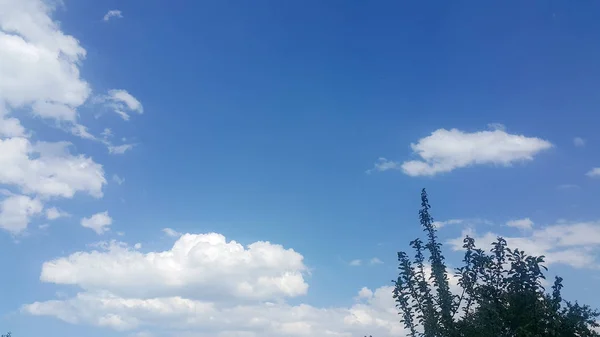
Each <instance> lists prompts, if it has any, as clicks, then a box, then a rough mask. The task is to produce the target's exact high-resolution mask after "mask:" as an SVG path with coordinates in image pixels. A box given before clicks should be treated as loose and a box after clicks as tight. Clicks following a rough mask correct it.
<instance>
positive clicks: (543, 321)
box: [392, 189, 600, 337]
mask: <svg viewBox="0 0 600 337" xmlns="http://www.w3.org/2000/svg"><path fill="white" fill-rule="evenodd" d="M430 209H431V206H430V205H429V199H428V197H427V193H426V191H425V189H423V190H422V192H421V210H420V211H419V219H420V222H421V226H422V227H423V231H424V232H425V233H426V236H427V240H426V242H425V243H424V242H423V241H421V239H415V240H413V241H411V242H410V246H411V248H412V249H414V251H415V254H414V256H413V258H411V257H409V255H408V254H406V253H405V252H399V253H398V263H399V266H398V269H399V275H398V278H397V279H396V280H393V281H392V282H393V283H394V292H393V296H394V299H395V301H396V306H397V308H398V309H399V314H400V315H401V319H400V322H401V323H403V324H404V326H405V328H406V329H407V331H408V333H409V336H411V337H487V336H497V337H537V336H539V337H542V336H544V337H546V336H548V337H559V336H560V337H571V336H572V337H575V336H577V337H592V336H600V334H599V333H597V332H595V331H594V328H597V327H598V323H597V322H596V320H597V318H598V317H599V316H600V312H598V311H596V310H593V309H591V308H590V307H589V306H587V305H580V304H578V303H577V302H575V303H573V302H569V301H565V300H564V299H563V298H562V296H561V289H562V287H563V285H562V278H560V277H556V279H555V280H554V285H553V286H552V293H550V294H549V293H546V290H545V288H544V287H543V284H542V280H544V279H545V276H544V271H546V270H547V269H546V267H545V266H544V264H543V263H544V256H530V255H527V254H525V252H523V251H521V250H519V249H516V248H515V249H511V248H508V247H507V243H506V240H504V239H503V238H501V237H498V238H497V240H496V241H495V242H494V243H493V244H492V247H491V249H490V251H489V253H488V252H486V251H484V250H483V249H480V248H477V247H476V245H475V240H474V239H473V238H471V237H468V236H467V237H466V238H465V239H464V241H463V243H464V245H463V248H464V249H465V254H464V258H463V261H462V262H463V265H462V267H460V268H457V270H456V272H455V275H454V277H457V278H458V286H459V287H460V293H459V294H452V292H451V291H450V285H449V278H448V277H449V272H448V270H447V266H446V263H445V260H444V256H443V255H442V244H441V243H439V242H438V237H437V233H436V228H435V225H434V223H433V218H432V216H431V215H430ZM425 254H427V255H428V259H427V261H428V262H429V265H427V264H426V262H425V261H426V258H425Z"/></svg>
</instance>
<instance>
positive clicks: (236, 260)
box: [23, 233, 402, 337]
mask: <svg viewBox="0 0 600 337" xmlns="http://www.w3.org/2000/svg"><path fill="white" fill-rule="evenodd" d="M100 248H101V249H100V250H93V251H90V252H78V253H74V254H72V255H70V256H67V257H63V258H58V259H56V260H52V261H48V262H46V263H44V265H43V267H42V273H41V276H40V279H41V280H42V281H44V282H50V283H55V284H62V285H72V286H77V287H79V288H81V289H82V290H83V291H82V292H80V293H79V294H77V295H76V296H74V297H72V298H69V299H57V300H50V301H45V302H35V303H32V304H29V305H26V306H24V307H23V311H24V312H26V313H29V314H32V315H43V316H54V317H57V318H59V319H61V320H63V321H66V322H69V323H72V324H90V325H94V326H103V327H109V328H112V329H115V330H123V331H136V330H139V331H141V332H143V331H144V330H148V329H150V330H153V331H154V330H156V329H159V330H167V331H171V332H177V333H185V332H190V333H191V332H193V333H194V335H195V336H228V335H230V334H234V335H243V336H273V337H275V336H290V335H300V336H314V335H317V336H325V335H330V336H349V337H350V336H355V335H357V334H360V335H363V334H368V333H371V334H374V333H377V335H378V336H383V337H385V336H394V335H399V334H401V333H402V325H401V324H400V323H399V322H398V319H397V311H396V309H395V307H394V302H393V298H392V296H391V294H392V289H391V287H381V288H378V289H375V290H370V289H366V288H364V289H362V290H361V291H360V293H359V296H358V297H357V302H356V303H355V304H354V305H352V306H350V307H339V308H317V307H313V306H310V305H306V304H299V305H290V304H288V303H287V302H286V299H287V298H293V297H298V296H301V295H304V294H306V293H307V291H308V284H307V283H306V281H305V276H306V273H307V271H308V268H307V267H306V266H305V264H304V258H303V256H302V255H301V254H299V253H297V252H296V251H294V250H292V249H286V248H284V247H282V246H280V245H277V244H272V243H269V242H260V241H259V242H254V243H252V244H250V245H248V246H243V245H241V244H239V243H237V242H235V241H227V240H226V238H225V237H224V236H223V235H221V234H216V233H207V234H184V235H182V236H180V237H179V238H178V239H177V241H176V242H175V243H174V244H173V246H172V247H171V248H170V249H169V250H167V251H160V252H147V253H143V252H141V251H139V246H137V247H134V248H131V247H129V246H128V245H126V244H124V243H119V242H110V243H105V244H103V245H100Z"/></svg>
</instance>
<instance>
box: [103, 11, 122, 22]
mask: <svg viewBox="0 0 600 337" xmlns="http://www.w3.org/2000/svg"><path fill="white" fill-rule="evenodd" d="M113 18H114V19H121V18H123V13H121V11H120V10H118V9H112V10H109V11H108V12H107V13H106V14H105V15H104V18H102V19H103V20H104V21H109V20H110V19H113Z"/></svg>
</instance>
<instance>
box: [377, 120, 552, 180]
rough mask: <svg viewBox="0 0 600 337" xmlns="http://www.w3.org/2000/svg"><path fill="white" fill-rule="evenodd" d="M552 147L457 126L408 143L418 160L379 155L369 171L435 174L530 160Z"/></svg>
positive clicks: (503, 133)
mask: <svg viewBox="0 0 600 337" xmlns="http://www.w3.org/2000/svg"><path fill="white" fill-rule="evenodd" d="M551 147H552V144H551V143H550V142H548V141H546V140H543V139H540V138H535V137H526V136H523V135H516V134H510V133H507V132H506V131H504V130H503V129H498V128H496V129H495V130H492V131H479V132H472V133H469V132H464V131H460V130H458V129H451V130H446V129H438V130H436V131H434V132H433V133H431V135H429V136H427V137H425V138H422V139H419V141H418V142H417V143H413V144H411V148H412V150H413V152H414V154H415V155H417V156H418V157H420V159H417V160H409V161H405V162H403V163H402V164H400V163H399V162H395V161H390V160H387V159H386V158H379V160H378V161H377V162H376V163H375V166H374V168H373V169H371V170H369V171H368V172H371V171H387V170H402V171H403V172H404V173H405V174H407V175H409V176H413V177H415V176H434V175H436V174H440V173H445V172H450V171H453V170H455V169H458V168H464V167H469V166H473V165H501V166H510V165H511V164H514V163H516V162H521V161H528V160H532V159H533V157H534V156H535V155H537V154H538V153H539V152H541V151H543V150H547V149H549V148H551Z"/></svg>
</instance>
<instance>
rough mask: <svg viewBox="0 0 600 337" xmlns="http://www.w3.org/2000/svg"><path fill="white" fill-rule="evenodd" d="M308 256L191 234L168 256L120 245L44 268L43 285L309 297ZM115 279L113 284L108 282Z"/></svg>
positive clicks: (132, 292)
mask: <svg viewBox="0 0 600 337" xmlns="http://www.w3.org/2000/svg"><path fill="white" fill-rule="evenodd" d="M305 271H306V267H305V266H304V263H303V257H302V255H300V254H298V253H296V252H295V251H293V250H291V249H284V248H283V247H282V246H280V245H274V244H271V243H269V242H255V243H253V244H251V245H249V246H247V247H244V246H242V245H241V244H239V243H237V242H235V241H227V240H226V239H225V237H224V236H222V235H220V234H214V233H210V234H202V235H193V234H185V235H183V236H181V237H180V238H179V239H178V240H177V241H176V242H175V243H174V245H173V247H172V248H171V249H170V250H168V251H164V252H156V253H148V254H142V253H140V252H138V251H135V250H131V249H129V248H128V247H127V246H124V245H123V244H119V243H116V242H113V243H111V244H110V245H109V246H108V247H106V250H105V251H96V252H91V253H76V254H73V255H71V256H69V257H66V258H61V259H57V260H54V261H50V262H47V263H45V264H44V266H43V268H42V276H41V279H42V281H45V282H52V283H57V284H73V285H78V286H80V287H82V288H83V289H86V290H100V289H101V290H109V291H110V292H112V293H114V294H117V295H120V296H125V297H131V296H143V297H152V296H174V295H180V294H182V293H189V294H188V295H189V296H199V295H201V294H204V295H205V296H211V295H213V294H216V293H218V294H219V295H222V296H233V297H236V298H249V299H255V298H259V299H265V300H267V299H273V298H277V297H294V296H299V295H303V294H305V293H306V291H307V288H308V285H307V284H306V283H305V281H304V278H303V272H305ZM107 279H109V280H107Z"/></svg>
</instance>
